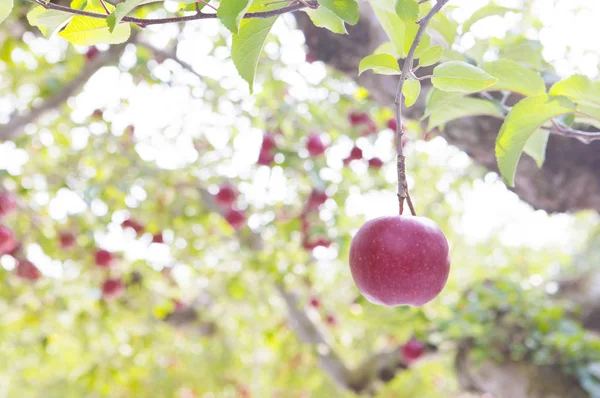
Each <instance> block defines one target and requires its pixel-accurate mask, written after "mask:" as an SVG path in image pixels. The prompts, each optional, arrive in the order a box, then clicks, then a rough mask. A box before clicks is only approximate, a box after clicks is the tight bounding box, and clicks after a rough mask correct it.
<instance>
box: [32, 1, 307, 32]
mask: <svg viewBox="0 0 600 398" xmlns="http://www.w3.org/2000/svg"><path fill="white" fill-rule="evenodd" d="M29 1H31V2H33V3H36V4H40V5H41V6H42V7H44V8H46V9H49V10H57V11H63V12H66V13H70V14H75V15H82V16H86V17H90V18H98V19H106V18H107V15H104V14H99V13H96V12H90V11H84V10H77V9H74V8H71V7H65V6H62V5H60V4H54V3H44V2H42V3H38V2H36V1H35V0H29ZM307 4H310V5H311V6H315V7H317V6H318V5H315V3H314V2H310V3H307ZM305 7H307V5H306V4H302V3H296V4H292V5H290V6H287V7H283V8H278V9H276V10H269V11H259V12H248V13H246V14H244V17H243V18H244V19H256V18H271V17H275V16H278V15H283V14H287V13H290V12H294V11H298V10H301V9H303V8H305ZM216 18H217V14H202V13H197V14H194V15H187V16H183V17H171V18H134V17H123V19H122V21H123V22H132V23H135V24H137V25H139V26H148V25H163V24H168V23H177V22H188V21H196V20H200V19H216Z"/></svg>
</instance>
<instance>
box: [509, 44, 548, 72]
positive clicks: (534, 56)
mask: <svg viewBox="0 0 600 398" xmlns="http://www.w3.org/2000/svg"><path fill="white" fill-rule="evenodd" d="M502 45H503V46H502V48H501V49H500V53H499V55H500V58H508V59H512V60H513V61H517V62H520V63H524V64H526V65H528V66H531V67H532V68H534V69H535V70H542V69H543V64H544V58H543V57H542V45H541V43H540V42H539V41H537V40H527V39H524V38H521V39H520V40H517V41H514V42H512V43H511V42H509V43H504V42H503V43H502Z"/></svg>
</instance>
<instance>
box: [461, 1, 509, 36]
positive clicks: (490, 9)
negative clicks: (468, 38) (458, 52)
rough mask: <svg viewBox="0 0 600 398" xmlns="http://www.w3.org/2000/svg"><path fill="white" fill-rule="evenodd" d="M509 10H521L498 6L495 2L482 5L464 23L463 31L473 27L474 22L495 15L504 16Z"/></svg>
mask: <svg viewBox="0 0 600 398" xmlns="http://www.w3.org/2000/svg"><path fill="white" fill-rule="evenodd" d="M508 12H519V10H516V9H514V8H508V7H502V6H497V5H495V4H490V5H487V6H485V7H482V8H480V9H479V10H477V11H475V12H474V13H473V15H471V17H470V18H469V19H467V20H466V21H465V23H464V24H463V33H465V32H468V31H469V30H470V29H471V26H473V24H475V23H476V22H479V21H481V20H482V19H484V18H487V17H492V16H494V15H498V16H504V15H505V14H506V13H508Z"/></svg>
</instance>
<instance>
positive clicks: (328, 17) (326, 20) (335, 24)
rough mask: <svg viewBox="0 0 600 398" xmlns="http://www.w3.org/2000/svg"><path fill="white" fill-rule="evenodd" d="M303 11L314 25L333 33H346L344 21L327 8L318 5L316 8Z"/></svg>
mask: <svg viewBox="0 0 600 398" xmlns="http://www.w3.org/2000/svg"><path fill="white" fill-rule="evenodd" d="M305 12H306V13H307V14H308V16H309V17H310V20H311V21H312V22H313V24H314V25H315V26H318V27H319V28H325V29H327V30H330V31H332V32H333V33H339V34H348V31H347V30H346V25H344V21H343V20H342V19H341V18H340V17H338V16H337V15H335V14H334V13H332V12H331V11H329V10H328V9H327V8H325V7H319V8H317V9H316V10H311V9H305Z"/></svg>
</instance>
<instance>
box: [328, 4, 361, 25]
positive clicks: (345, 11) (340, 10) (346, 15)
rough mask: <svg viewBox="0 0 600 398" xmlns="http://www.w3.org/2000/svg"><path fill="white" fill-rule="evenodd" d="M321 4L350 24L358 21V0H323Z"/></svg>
mask: <svg viewBox="0 0 600 398" xmlns="http://www.w3.org/2000/svg"><path fill="white" fill-rule="evenodd" d="M319 4H320V5H321V6H323V7H325V8H327V9H328V10H329V11H331V12H332V13H334V14H335V15H337V16H338V17H340V18H341V19H342V20H343V21H344V22H346V23H349V24H350V25H356V23H357V22H358V3H357V2H356V0H321V1H320V2H319Z"/></svg>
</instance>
